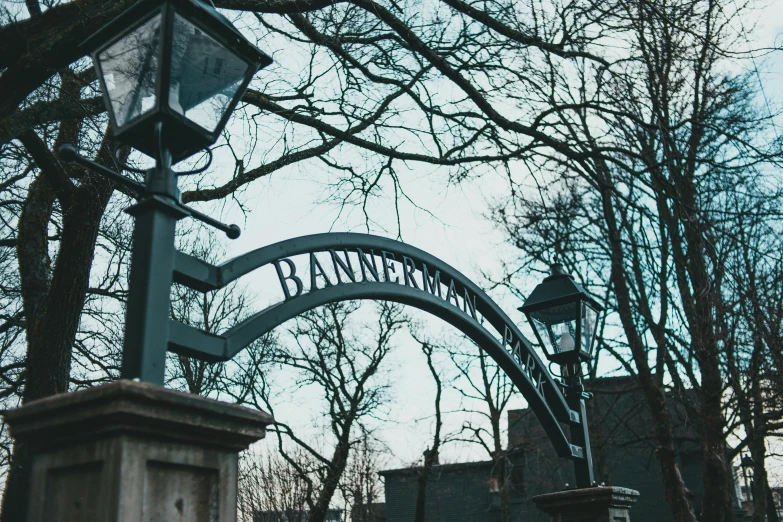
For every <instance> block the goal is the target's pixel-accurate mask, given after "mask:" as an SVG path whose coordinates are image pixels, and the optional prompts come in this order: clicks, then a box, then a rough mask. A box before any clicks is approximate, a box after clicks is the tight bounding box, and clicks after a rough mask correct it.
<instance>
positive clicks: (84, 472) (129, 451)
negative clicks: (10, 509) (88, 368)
mask: <svg viewBox="0 0 783 522" xmlns="http://www.w3.org/2000/svg"><path fill="white" fill-rule="evenodd" d="M5 418H6V422H8V425H9V427H10V430H11V434H12V435H13V436H14V438H15V439H17V440H18V441H20V442H22V443H24V444H26V445H27V446H28V447H29V448H30V450H31V452H32V454H33V463H32V476H31V481H30V502H29V509H28V517H27V522H44V521H46V522H49V521H57V522H88V521H90V522H92V521H96V520H100V521H105V522H130V521H133V522H139V521H141V520H187V521H193V522H213V521H215V522H217V521H224V520H236V497H237V459H238V453H239V452H240V451H242V450H243V449H245V448H247V447H248V446H249V445H250V444H252V443H253V442H255V441H257V440H259V439H261V438H263V437H264V434H265V431H266V426H268V425H269V424H271V423H272V422H274V420H273V419H272V417H271V416H270V415H269V414H267V413H264V412H261V411H256V410H251V409H248V408H243V407H241V406H236V405H231V404H226V403H222V402H219V401H214V400H211V399H205V398H203V397H199V396H195V395H191V394H186V393H181V392H176V391H173V390H168V389H166V388H163V387H162V386H156V385H152V384H147V383H140V382H134V381H127V380H121V381H116V382H113V383H111V384H107V385H104V386H99V387H96V388H91V389H88V390H83V391H79V392H75V393H66V394H61V395H56V396H53V397H48V398H46V399H41V400H38V401H33V402H30V403H28V404H26V405H25V406H23V407H21V408H19V409H16V410H11V411H8V412H6V413H5Z"/></svg>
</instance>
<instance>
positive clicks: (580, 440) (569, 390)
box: [565, 362, 595, 488]
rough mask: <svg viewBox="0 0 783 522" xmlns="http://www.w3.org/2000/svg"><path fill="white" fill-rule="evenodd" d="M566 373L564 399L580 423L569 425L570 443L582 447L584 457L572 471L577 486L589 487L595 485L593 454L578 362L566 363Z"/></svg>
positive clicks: (576, 463)
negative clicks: (577, 415)
mask: <svg viewBox="0 0 783 522" xmlns="http://www.w3.org/2000/svg"><path fill="white" fill-rule="evenodd" d="M567 368H568V375H566V376H565V385H566V389H565V399H566V403H568V407H569V408H571V409H572V410H575V411H577V412H579V420H580V423H579V425H577V426H571V443H572V444H575V445H577V446H581V447H582V448H584V458H583V459H578V460H575V461H574V473H575V475H576V487H577V488H589V487H592V486H593V485H595V475H594V473H593V454H592V451H591V450H590V433H589V432H588V429H587V411H586V408H585V398H586V397H589V395H587V394H585V389H584V386H582V379H581V377H580V374H581V368H580V363H578V362H577V363H574V364H569V365H567Z"/></svg>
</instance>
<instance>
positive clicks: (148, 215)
mask: <svg viewBox="0 0 783 522" xmlns="http://www.w3.org/2000/svg"><path fill="white" fill-rule="evenodd" d="M162 156H163V157H162V159H161V161H159V163H158V166H157V167H155V168H154V169H150V170H149V171H147V179H146V183H145V193H144V194H143V195H142V196H141V197H140V198H139V203H138V204H136V205H134V206H132V207H130V208H129V209H128V210H127V212H128V213H129V214H131V215H132V216H134V217H135V218H136V223H135V226H134V229H133V250H132V252H133V254H132V258H131V271H130V281H129V284H128V303H127V313H126V316H125V341H124V350H123V354H122V372H121V374H122V378H123V379H136V378H138V379H139V380H141V381H144V382H150V383H154V384H163V377H164V373H165V365H166V351H167V348H168V337H169V336H168V329H169V307H170V305H171V301H170V293H171V284H172V277H173V270H174V252H175V250H174V233H175V231H176V226H177V221H178V220H180V219H182V218H183V217H185V216H187V215H188V213H187V212H185V211H184V210H183V209H182V208H180V207H179V206H178V205H177V201H178V198H179V190H178V189H177V178H176V174H175V173H174V171H173V170H171V155H170V154H169V153H168V152H167V151H163V154H162Z"/></svg>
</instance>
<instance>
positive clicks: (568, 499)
mask: <svg viewBox="0 0 783 522" xmlns="http://www.w3.org/2000/svg"><path fill="white" fill-rule="evenodd" d="M638 497H639V492H638V491H634V490H633V489H627V488H616V487H595V488H582V489H570V490H566V491H558V492H557V493H547V494H546V495H538V496H537V497H533V502H535V504H536V507H537V508H538V509H540V510H541V511H544V512H546V513H548V514H549V515H551V517H552V522H630V520H631V516H630V514H629V511H630V509H631V506H633V505H634V504H635V503H636V500H637V498H638Z"/></svg>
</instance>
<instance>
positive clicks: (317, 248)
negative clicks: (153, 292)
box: [174, 232, 579, 422]
mask: <svg viewBox="0 0 783 522" xmlns="http://www.w3.org/2000/svg"><path fill="white" fill-rule="evenodd" d="M356 248H361V249H363V250H365V251H371V250H377V251H387V252H392V253H395V254H398V255H400V256H406V257H408V258H410V259H411V260H412V261H413V262H414V263H415V265H416V269H417V270H419V271H421V270H422V268H423V265H427V267H428V268H429V269H431V270H433V271H435V270H438V271H440V273H441V281H442V282H443V284H444V285H445V286H448V285H449V284H450V282H451V281H454V283H455V285H456V287H457V290H458V293H460V294H461V293H462V292H463V290H464V289H467V290H468V291H469V292H470V293H471V294H472V295H474V296H476V308H477V311H478V312H479V313H480V314H481V315H482V316H483V317H484V319H485V320H486V321H487V322H489V323H490V324H491V325H492V327H493V328H495V330H496V331H497V332H498V334H499V337H500V338H501V339H503V340H504V344H505V341H508V344H509V345H514V344H516V343H517V342H519V343H520V348H521V350H520V351H523V352H524V353H523V354H521V355H522V356H523V357H524V360H527V359H528V358H530V360H531V361H532V364H534V365H535V366H536V367H537V368H541V369H542V376H543V378H544V382H543V387H544V394H545V396H546V399H547V402H548V403H549V405H550V407H551V408H552V411H553V412H554V413H555V415H556V416H557V417H558V418H559V419H560V420H561V421H563V422H579V416H578V414H577V413H576V412H574V411H573V410H571V409H570V408H569V407H568V405H567V404H566V402H565V398H564V397H563V395H562V393H561V392H560V388H559V387H558V385H557V384H556V383H555V382H554V380H553V379H552V376H551V375H550V373H549V371H547V370H546V366H544V363H543V362H542V361H541V359H540V358H539V357H538V354H536V352H535V350H533V347H532V345H531V344H530V342H529V341H528V340H527V338H526V337H525V336H524V335H522V332H520V331H519V329H518V328H517V326H516V324H515V323H514V322H513V321H512V320H511V319H510V318H509V317H508V316H507V315H506V313H505V312H503V310H502V309H501V308H500V307H499V306H498V305H497V304H496V303H495V302H494V301H493V300H492V299H491V298H490V297H489V296H488V295H487V294H486V293H485V292H484V291H483V290H482V289H481V288H479V287H478V286H476V284H474V283H473V282H472V281H471V280H470V279H468V278H467V277H466V276H465V275H463V274H462V273H461V272H460V271H459V270H457V269H456V268H454V267H452V266H451V265H449V264H448V263H445V262H444V261H441V260H440V259H438V258H436V257H434V256H432V255H431V254H428V253H427V252H425V251H423V250H421V249H418V248H416V247H414V246H411V245H408V244H405V243H401V242H399V241H394V240H392V239H388V238H385V237H380V236H374V235H371V234H356V233H350V232H341V233H327V234H313V235H309V236H302V237H297V238H293V239H287V240H285V241H280V242H279V243H274V244H272V245H268V246H265V247H261V248H258V249H256V250H252V251H250V252H247V253H245V254H242V255H241V256H238V257H236V258H234V259H231V260H229V261H227V262H225V263H223V264H221V265H218V266H215V265H211V264H209V263H205V262H204V261H201V260H199V259H196V258H195V257H192V256H188V255H186V254H182V253H178V254H177V257H176V259H175V269H174V281H175V282H177V283H181V284H184V285H186V286H188V287H190V288H194V289H196V290H200V291H203V292H206V291H209V290H215V289H218V288H222V287H224V286H226V285H227V284H229V283H231V282H232V281H235V280H236V279H238V278H240V277H242V276H243V275H246V274H248V273H250V272H252V271H253V270H256V269H258V268H261V267H263V266H265V265H268V264H270V263H272V262H274V261H276V260H279V259H282V258H287V257H293V256H297V255H302V254H307V253H310V252H325V251H329V250H341V249H349V250H355V249H356ZM320 291H323V290H319V292H320ZM413 306H416V305H413Z"/></svg>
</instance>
